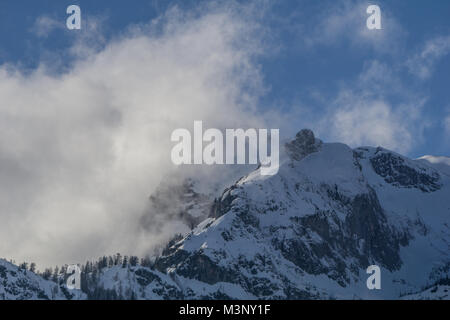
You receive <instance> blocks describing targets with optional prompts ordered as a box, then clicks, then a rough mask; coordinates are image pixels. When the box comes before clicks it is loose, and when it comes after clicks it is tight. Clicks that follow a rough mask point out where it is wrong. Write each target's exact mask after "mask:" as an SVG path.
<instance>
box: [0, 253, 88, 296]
mask: <svg viewBox="0 0 450 320" xmlns="http://www.w3.org/2000/svg"><path fill="white" fill-rule="evenodd" d="M85 297H86V295H85V294H83V293H81V292H80V291H78V290H76V291H72V293H70V292H69V291H68V290H67V289H65V288H64V287H60V286H58V285H57V284H56V283H55V282H53V281H50V280H45V279H43V278H42V277H40V276H38V275H36V274H35V273H34V272H31V271H29V270H26V269H23V268H19V267H18V266H16V265H14V264H12V263H10V262H7V261H6V260H4V259H0V300H50V299H53V300H65V299H72V298H85Z"/></svg>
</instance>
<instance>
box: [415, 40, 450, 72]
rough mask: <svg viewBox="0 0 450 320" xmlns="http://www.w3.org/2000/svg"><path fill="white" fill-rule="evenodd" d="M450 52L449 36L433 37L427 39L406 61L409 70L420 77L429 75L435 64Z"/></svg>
mask: <svg viewBox="0 0 450 320" xmlns="http://www.w3.org/2000/svg"><path fill="white" fill-rule="evenodd" d="M449 53H450V36H440V37H435V38H433V39H431V40H429V41H427V42H426V43H425V45H424V47H423V48H422V50H421V51H420V52H419V53H417V54H415V55H414V56H413V57H412V58H410V59H408V61H407V62H406V65H407V67H408V68H409V71H410V72H411V73H412V74H414V75H416V76H417V77H419V78H421V79H423V80H424V79H427V78H429V77H430V76H431V74H432V71H433V69H434V66H435V64H436V63H437V62H438V61H439V59H441V58H442V57H444V56H446V55H448V54H449Z"/></svg>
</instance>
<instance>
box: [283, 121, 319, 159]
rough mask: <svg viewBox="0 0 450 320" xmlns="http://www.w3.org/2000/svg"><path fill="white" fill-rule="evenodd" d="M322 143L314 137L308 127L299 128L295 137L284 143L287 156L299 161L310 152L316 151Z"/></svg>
mask: <svg viewBox="0 0 450 320" xmlns="http://www.w3.org/2000/svg"><path fill="white" fill-rule="evenodd" d="M321 145H322V141H320V140H318V139H316V138H315V137H314V133H313V132H312V131H311V130H309V129H303V130H300V131H299V132H298V133H297V134H296V136H295V139H294V140H292V141H291V142H289V143H287V144H286V149H287V152H288V154H289V156H290V157H291V158H292V159H293V160H297V161H300V160H301V159H302V158H304V157H305V156H307V155H308V154H310V153H313V152H317V151H318V150H319V148H320V146H321Z"/></svg>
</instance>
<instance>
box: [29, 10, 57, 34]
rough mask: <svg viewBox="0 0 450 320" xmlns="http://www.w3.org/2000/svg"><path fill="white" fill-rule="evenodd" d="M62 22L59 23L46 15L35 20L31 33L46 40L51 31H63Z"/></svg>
mask: <svg viewBox="0 0 450 320" xmlns="http://www.w3.org/2000/svg"><path fill="white" fill-rule="evenodd" d="M64 22H65V21H64V20H61V21H59V20H57V19H54V18H52V17H50V16H48V15H43V16H40V17H38V18H37V19H36V21H35V23H34V25H33V28H32V30H31V31H32V32H33V33H34V34H36V35H37V36H38V37H43V38H46V37H48V36H49V35H50V33H51V32H52V31H54V30H56V29H60V30H62V29H64V27H65V24H64Z"/></svg>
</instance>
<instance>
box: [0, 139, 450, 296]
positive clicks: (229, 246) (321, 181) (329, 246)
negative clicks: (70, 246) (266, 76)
mask: <svg viewBox="0 0 450 320" xmlns="http://www.w3.org/2000/svg"><path fill="white" fill-rule="evenodd" d="M280 157H281V158H280V169H279V172H278V174H277V175H274V176H262V175H261V174H260V172H259V169H256V170H252V171H251V172H249V173H248V174H246V175H243V176H242V177H241V178H240V179H239V180H238V181H237V182H235V183H231V184H230V185H228V187H226V188H225V189H224V190H223V192H222V193H221V194H220V196H218V197H216V198H215V199H214V200H211V198H209V197H210V196H208V195H207V193H198V192H192V191H193V190H192V188H193V186H192V185H191V184H190V183H189V182H188V183H186V184H183V185H180V186H179V192H178V193H176V196H175V197H174V198H176V199H178V200H177V208H184V209H183V210H181V211H183V212H188V215H184V216H181V218H182V219H187V220H186V221H188V223H191V226H192V227H194V228H193V230H191V231H188V232H186V233H185V234H184V235H183V236H181V237H176V238H174V239H173V240H172V241H171V242H170V243H169V244H168V245H167V247H166V248H165V249H164V250H163V252H162V253H161V254H160V255H158V256H156V257H153V258H152V259H151V260H150V261H149V262H148V263H147V264H145V266H144V265H139V264H133V265H130V264H122V265H115V266H110V267H108V266H105V265H104V266H102V267H101V268H99V269H98V270H95V271H92V270H91V269H89V270H88V272H86V274H85V275H84V277H85V278H84V279H85V280H84V290H85V292H87V293H88V295H89V297H90V298H125V299H134V298H136V299H201V298H213V299H214V298H233V299H334V298H337V299H344V298H348V299H380V298H382V299H400V298H402V299H422V298H423V299H425V298H443V299H449V298H448V295H447V294H446V291H445V290H448V285H449V283H448V276H449V273H450V250H449V249H450V230H449V223H450V176H448V175H447V174H446V173H445V172H442V171H441V170H440V169H439V168H436V167H434V166H432V165H430V163H428V162H425V161H424V160H423V159H418V160H411V159H408V158H407V157H404V156H402V155H399V154H397V153H395V152H392V151H389V150H386V149H384V148H381V147H378V148H373V147H360V148H356V149H352V148H350V147H349V146H347V145H345V144H341V143H323V142H322V141H320V140H319V139H316V138H315V137H314V134H313V133H312V132H311V131H310V130H302V131H300V132H299V133H298V134H297V135H296V137H295V139H293V140H292V141H290V142H288V143H286V144H285V146H284V148H283V150H280ZM162 190H163V189H162ZM168 190H173V189H172V188H169V189H166V191H165V192H166V193H167V192H169V193H170V191H168ZM177 190H178V189H177ZM161 192H162V194H164V192H163V191H161ZM158 194H159V193H155V194H154V198H153V199H151V202H152V206H153V208H157V209H158V210H159V211H161V212H163V211H164V208H165V206H166V204H165V203H164V201H162V200H159V199H158ZM163 198H165V197H163ZM208 199H209V200H208ZM161 201H162V202H161ZM211 201H212V203H211ZM184 205H186V206H187V207H183V206H184ZM192 210H193V211H192ZM206 210H207V212H206ZM175 212H176V214H178V213H179V212H180V210H178V209H177V210H175ZM190 212H191V213H190ZM194 212H195V213H194ZM196 217H203V218H205V217H206V218H205V219H204V220H203V221H201V222H200V223H198V224H197V222H198V221H195V219H191V218H196ZM143 219H145V218H143ZM199 220H200V219H199ZM144 221H145V220H144ZM145 223H147V224H149V225H150V226H151V225H152V223H153V222H152V221H151V219H150V220H148V221H146V222H145ZM369 265H378V266H379V267H380V268H381V289H380V290H369V289H368V288H367V286H366V280H367V277H368V276H369V275H367V274H366V269H367V267H368V266H369ZM0 276H1V274H0Z"/></svg>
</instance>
